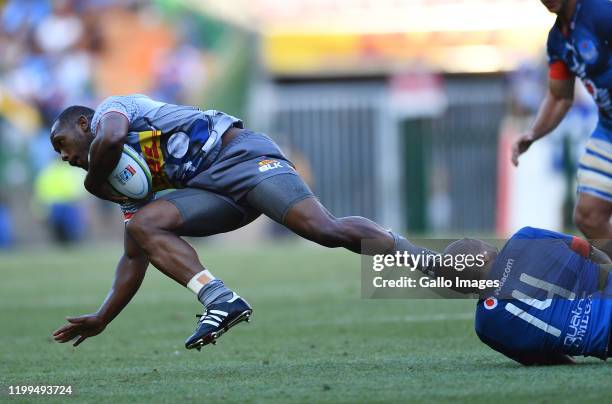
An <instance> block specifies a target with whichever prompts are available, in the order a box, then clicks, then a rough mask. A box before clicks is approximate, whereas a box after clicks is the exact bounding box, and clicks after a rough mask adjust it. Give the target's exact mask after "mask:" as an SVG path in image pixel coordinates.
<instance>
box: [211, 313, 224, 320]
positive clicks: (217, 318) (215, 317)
mask: <svg viewBox="0 0 612 404" xmlns="http://www.w3.org/2000/svg"><path fill="white" fill-rule="evenodd" d="M208 317H212V318H214V319H215V320H217V321H218V322H221V321H223V319H222V318H221V317H217V316H215V315H212V314H209V315H208Z"/></svg>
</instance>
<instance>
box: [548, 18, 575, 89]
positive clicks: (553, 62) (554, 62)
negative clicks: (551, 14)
mask: <svg viewBox="0 0 612 404" xmlns="http://www.w3.org/2000/svg"><path fill="white" fill-rule="evenodd" d="M559 35H560V33H559V31H558V29H557V28H556V27H553V28H552V29H551V30H550V32H549V34H548V40H547V41H546V55H547V57H548V77H550V78H551V79H553V80H569V79H570V78H572V76H573V75H572V72H571V71H570V69H569V68H568V67H567V64H566V63H565V61H564V60H563V58H561V55H560V54H559V51H558V47H559V44H560V38H559Z"/></svg>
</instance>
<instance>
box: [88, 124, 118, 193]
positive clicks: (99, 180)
mask: <svg viewBox="0 0 612 404" xmlns="http://www.w3.org/2000/svg"><path fill="white" fill-rule="evenodd" d="M128 128H129V122H128V119H127V118H126V117H125V116H124V115H123V114H121V113H119V112H107V113H106V114H104V116H102V118H100V123H99V124H98V129H97V131H96V138H95V139H94V141H93V142H92V143H91V146H90V148H89V169H88V170H87V176H86V177H85V188H86V189H87V191H89V192H90V193H92V194H93V195H95V196H97V197H99V198H102V199H107V200H111V201H113V202H124V200H123V199H126V198H122V200H115V199H116V198H115V197H114V196H113V194H112V193H111V192H110V187H109V186H108V184H107V182H106V180H107V179H108V176H109V175H110V174H111V172H112V171H113V169H114V168H115V167H116V166H117V163H119V159H120V158H121V152H122V150H123V144H124V143H125V139H126V137H127V134H128Z"/></svg>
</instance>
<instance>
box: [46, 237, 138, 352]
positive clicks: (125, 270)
mask: <svg viewBox="0 0 612 404" xmlns="http://www.w3.org/2000/svg"><path fill="white" fill-rule="evenodd" d="M148 265H149V261H148V259H147V257H146V256H145V255H144V253H143V252H142V250H141V249H140V247H139V246H138V245H137V244H136V242H135V241H134V240H132V238H131V237H130V236H129V235H128V234H127V232H126V233H125V251H124V254H123V256H122V257H121V259H120V260H119V263H118V264H117V270H116V272H115V280H114V282H113V286H112V287H111V290H110V292H109V293H108V295H107V296H106V299H105V300H104V303H102V306H101V307H100V309H98V311H97V312H96V313H93V314H88V315H84V316H78V317H71V318H67V320H68V324H67V325H65V326H63V327H61V328H60V329H58V330H57V331H55V332H54V333H53V337H54V338H55V340H56V341H58V342H61V343H64V342H68V341H71V340H73V339H74V338H77V337H78V338H77V339H76V341H75V342H74V346H77V345H79V344H80V343H81V342H83V341H84V340H85V339H86V338H88V337H93V336H94V335H98V334H100V333H101V332H102V331H104V329H105V328H106V326H107V325H108V324H109V323H110V322H111V321H112V320H113V319H114V318H115V317H117V315H118V314H119V313H120V312H121V311H122V310H123V309H124V308H125V306H127V304H128V303H129V302H130V300H132V298H133V297H134V295H135V294H136V292H137V291H138V289H139V288H140V285H141V284H142V280H143V279H144V276H145V273H146V270H147V267H148Z"/></svg>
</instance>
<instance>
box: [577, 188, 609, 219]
mask: <svg viewBox="0 0 612 404" xmlns="http://www.w3.org/2000/svg"><path fill="white" fill-rule="evenodd" d="M611 215H612V201H609V200H607V199H604V198H601V197H600V196H599V195H596V194H592V193H588V192H580V193H579V194H578V200H577V201H576V207H575V211H574V219H575V221H576V222H578V223H581V222H582V223H584V222H588V223H590V224H596V223H599V222H601V223H607V222H608V221H609V220H610V216H611Z"/></svg>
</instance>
